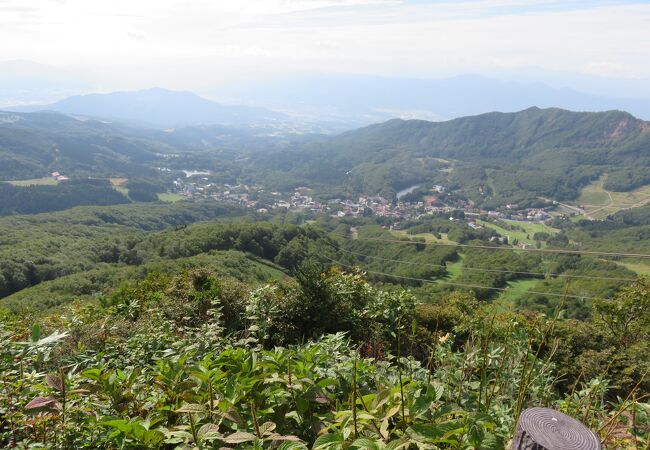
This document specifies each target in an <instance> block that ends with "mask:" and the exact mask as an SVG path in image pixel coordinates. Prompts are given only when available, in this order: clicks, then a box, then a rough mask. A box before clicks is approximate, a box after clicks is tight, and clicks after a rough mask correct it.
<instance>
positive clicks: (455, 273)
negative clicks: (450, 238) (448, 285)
mask: <svg viewBox="0 0 650 450" xmlns="http://www.w3.org/2000/svg"><path fill="white" fill-rule="evenodd" d="M459 256H460V259H459V260H458V261H456V262H453V263H448V264H447V272H448V273H449V276H448V278H449V279H450V280H455V279H456V278H458V277H459V276H460V274H461V273H462V272H463V255H462V254H459Z"/></svg>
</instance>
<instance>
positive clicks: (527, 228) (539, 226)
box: [476, 219, 558, 246]
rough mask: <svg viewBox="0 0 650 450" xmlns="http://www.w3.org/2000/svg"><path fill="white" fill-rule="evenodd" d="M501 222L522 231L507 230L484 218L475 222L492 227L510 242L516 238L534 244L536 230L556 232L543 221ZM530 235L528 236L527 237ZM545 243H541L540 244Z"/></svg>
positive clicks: (520, 241) (521, 241)
mask: <svg viewBox="0 0 650 450" xmlns="http://www.w3.org/2000/svg"><path fill="white" fill-rule="evenodd" d="M503 222H506V223H508V224H509V225H512V226H516V227H519V228H522V229H523V230H524V231H521V230H507V229H505V228H503V227H501V226H499V225H497V224H494V223H492V222H486V221H485V220H480V219H479V220H477V221H476V223H478V224H479V225H483V226H484V227H486V228H492V229H493V230H495V231H496V232H497V233H499V234H500V235H502V236H508V237H509V240H510V241H511V243H512V240H514V239H517V240H518V241H519V243H525V244H531V245H535V240H534V239H533V235H534V234H535V233H538V232H540V233H541V232H544V233H549V234H555V233H557V232H558V230H556V229H555V228H551V227H549V226H548V225H545V224H543V223H533V222H518V221H515V220H503ZM528 236H530V237H528ZM544 245H545V244H544V243H542V246H544Z"/></svg>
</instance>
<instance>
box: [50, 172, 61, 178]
mask: <svg viewBox="0 0 650 450" xmlns="http://www.w3.org/2000/svg"><path fill="white" fill-rule="evenodd" d="M60 176H61V174H60V173H59V172H52V178H54V179H55V180H56V179H57V178H59V177H60Z"/></svg>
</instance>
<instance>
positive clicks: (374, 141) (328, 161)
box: [256, 108, 650, 203]
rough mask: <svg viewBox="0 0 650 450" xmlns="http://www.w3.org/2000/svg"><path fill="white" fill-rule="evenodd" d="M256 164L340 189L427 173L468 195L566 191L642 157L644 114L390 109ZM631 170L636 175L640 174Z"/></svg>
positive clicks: (648, 133) (479, 198)
mask: <svg viewBox="0 0 650 450" xmlns="http://www.w3.org/2000/svg"><path fill="white" fill-rule="evenodd" d="M441 159H443V160H444V161H441ZM256 165H257V167H258V168H260V169H261V168H264V169H267V170H271V171H274V172H275V173H273V174H272V175H268V177H267V178H268V179H269V180H273V179H274V178H275V179H277V178H278V177H277V175H278V174H279V173H280V172H283V171H284V172H288V173H289V174H290V175H292V176H293V179H291V178H290V177H286V176H285V177H283V178H282V179H281V180H280V181H279V183H285V184H286V183H288V182H289V180H292V181H294V182H295V183H307V182H310V181H311V182H312V183H321V184H323V185H328V184H329V185H332V184H335V185H339V186H344V189H345V190H346V191H347V192H364V193H368V194H376V193H381V194H383V195H386V196H391V195H394V193H395V191H397V190H399V189H401V188H403V187H405V186H408V185H410V184H415V183H421V182H435V183H442V184H446V185H451V186H453V187H454V188H455V189H456V190H459V191H461V193H464V194H465V195H467V196H468V197H470V198H472V199H473V200H474V201H476V202H477V203H490V202H491V201H492V202H493V203H494V202H496V203H502V202H506V203H507V202H516V201H519V200H521V201H525V200H528V201H530V200H531V199H535V198H536V197H538V196H545V197H552V198H556V199H570V198H575V197H576V196H577V195H578V190H579V188H580V187H582V186H584V185H585V184H587V183H588V182H590V181H591V180H593V179H594V178H595V177H597V176H599V175H601V174H602V173H604V172H614V173H622V174H626V173H627V172H625V171H626V170H627V171H630V170H632V171H634V172H635V173H636V172H639V171H643V169H644V168H646V167H648V166H650V123H648V122H644V121H642V120H639V119H636V118H635V117H633V116H631V115H630V114H628V113H625V112H621V111H607V112H599V113H583V112H572V111H565V110H561V109H556V108H552V109H539V108H529V109H526V110H524V111H520V112H517V113H488V114H482V115H479V116H472V117H464V118H459V119H455V120H451V121H448V122H427V121H422V120H399V119H395V120H391V121H388V122H385V123H381V124H376V125H371V126H369V127H365V128H361V129H359V130H354V131H351V132H348V133H344V134H342V135H340V136H336V137H333V138H330V139H327V140H321V141H320V142H315V143H310V144H307V145H303V146H301V147H300V148H298V149H295V150H291V151H284V152H277V153H273V154H271V155H262V156H261V157H259V158H258V159H257V161H256ZM441 169H444V170H441ZM492 172H493V173H492ZM621 178H625V177H624V176H622V175H621V176H617V179H618V180H619V185H620V184H622V183H621V182H620V179H621ZM635 179H636V181H635V183H636V185H638V184H639V183H643V182H644V179H645V178H644V177H643V176H642V174H639V175H638V176H636V177H635ZM623 184H624V183H623ZM619 187H620V186H619ZM633 187H634V186H633V184H629V185H624V186H623V188H629V189H631V188H633ZM463 191H464V192H463ZM479 192H480V194H479Z"/></svg>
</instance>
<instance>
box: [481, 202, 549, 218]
mask: <svg viewBox="0 0 650 450" xmlns="http://www.w3.org/2000/svg"><path fill="white" fill-rule="evenodd" d="M506 208H507V209H511V208H508V207H507V206H506ZM477 215H487V216H488V217H492V218H494V219H508V220H519V221H527V222H544V221H545V220H548V219H550V218H551V215H550V214H549V213H548V212H547V211H546V210H544V209H542V208H528V209H523V210H521V211H512V212H510V211H508V212H502V211H479V212H478V213H477Z"/></svg>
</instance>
